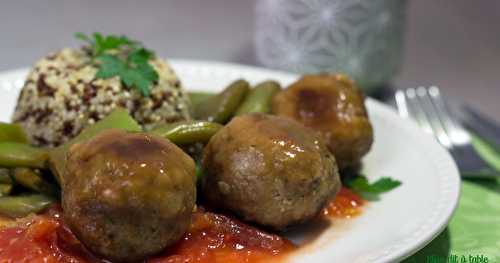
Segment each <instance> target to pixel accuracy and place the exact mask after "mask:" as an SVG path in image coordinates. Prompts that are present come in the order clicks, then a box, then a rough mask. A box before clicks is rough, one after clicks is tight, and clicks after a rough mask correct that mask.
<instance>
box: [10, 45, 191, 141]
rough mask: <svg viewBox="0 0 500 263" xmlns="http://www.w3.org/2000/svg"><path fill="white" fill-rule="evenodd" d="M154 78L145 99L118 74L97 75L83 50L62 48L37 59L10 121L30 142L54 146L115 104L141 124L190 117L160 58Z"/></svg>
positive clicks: (187, 105) (175, 82)
mask: <svg viewBox="0 0 500 263" xmlns="http://www.w3.org/2000/svg"><path fill="white" fill-rule="evenodd" d="M149 63H150V64H151V66H152V67H153V68H154V69H155V70H156V72H157V73H158V81H157V83H154V86H153V87H151V90H150V93H151V95H150V96H149V97H144V96H143V95H142V94H141V93H140V92H139V91H138V90H136V89H130V88H128V87H125V86H124V85H122V83H121V81H120V78H119V77H113V78H109V79H99V78H96V77H95V75H96V73H97V71H98V68H97V67H96V66H95V65H93V64H92V63H91V55H90V53H89V52H88V51H86V50H85V48H81V49H63V50H61V51H59V52H57V53H55V54H52V55H49V56H47V57H45V58H43V59H41V60H40V61H38V62H37V63H36V64H35V65H34V67H33V69H32V70H31V72H30V73H29V75H28V77H27V79H26V82H25V84H24V87H23V89H22V91H21V94H20V95H19V99H18V102H17V107H16V110H15V112H14V116H13V122H15V123H19V124H20V125H21V126H22V127H23V128H24V129H25V130H26V133H27V134H28V137H29V139H30V142H31V143H32V144H34V145H38V146H57V145H60V144H62V143H64V142H66V141H68V140H69V139H71V138H73V137H75V136H76V135H78V134H79V133H80V132H81V131H82V129H83V128H85V127H86V126H88V125H91V124H93V123H95V122H97V121H99V120H100V119H102V118H104V117H106V116H107V115H108V114H109V113H110V112H111V111H112V110H113V109H114V108H116V107H122V108H125V109H127V110H128V111H129V112H130V114H131V116H132V117H134V119H135V120H137V121H138V122H139V123H140V124H142V125H144V126H145V127H146V128H147V127H151V126H153V125H155V124H158V123H168V122H175V121H180V120H189V119H191V117H190V114H189V113H190V103H189V99H188V96H187V93H186V92H185V91H184V90H183V88H182V86H181V83H180V81H179V79H178V77H177V76H176V75H175V73H174V71H173V70H172V69H171V68H170V67H169V65H168V64H167V63H166V62H165V61H162V60H160V59H157V58H155V59H151V60H150V61H149Z"/></svg>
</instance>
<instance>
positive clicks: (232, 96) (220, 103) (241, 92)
mask: <svg viewBox="0 0 500 263" xmlns="http://www.w3.org/2000/svg"><path fill="white" fill-rule="evenodd" d="M249 89H250V85H249V84H248V82H246V81H244V80H237V81H235V82H233V83H231V84H230V85H229V86H228V87H227V88H226V89H225V90H224V91H222V92H221V93H219V94H218V95H216V96H213V97H211V98H208V99H206V100H204V101H202V102H200V103H199V104H198V105H197V106H196V107H195V110H194V115H195V117H196V119H199V120H207V121H212V122H217V123H222V124H224V123H226V122H227V121H228V120H229V119H230V118H231V116H232V115H233V114H234V112H235V111H236V110H237V109H238V107H239V105H240V103H241V101H243V99H244V98H245V95H246V94H247V92H248V90H249Z"/></svg>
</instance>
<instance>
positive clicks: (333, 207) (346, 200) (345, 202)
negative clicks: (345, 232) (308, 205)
mask: <svg viewBox="0 0 500 263" xmlns="http://www.w3.org/2000/svg"><path fill="white" fill-rule="evenodd" d="M365 203H366V201H365V200H363V198H361V197H360V196H359V195H358V194H356V193H355V192H353V191H351V190H349V189H348V188H346V187H342V189H340V192H339V193H338V194H337V196H336V197H335V199H333V200H331V201H330V202H329V203H328V204H327V205H326V206H325V207H324V208H323V211H322V214H323V215H324V216H327V217H333V218H351V217H354V216H357V215H359V214H361V212H362V208H363V205H364V204H365Z"/></svg>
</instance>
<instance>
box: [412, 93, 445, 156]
mask: <svg viewBox="0 0 500 263" xmlns="http://www.w3.org/2000/svg"><path fill="white" fill-rule="evenodd" d="M417 98H418V100H419V101H420V103H421V106H422V111H423V112H424V114H425V115H426V116H427V120H429V124H430V127H431V129H432V131H433V134H434V136H435V137H436V139H437V140H438V141H439V143H441V145H443V146H444V147H446V148H448V149H450V148H452V147H453V144H452V142H451V139H450V137H449V134H448V133H447V131H446V129H445V128H444V126H443V123H442V121H441V118H440V114H439V112H438V111H437V108H436V107H435V105H434V104H433V103H432V98H431V97H430V95H429V92H428V90H427V89H426V88H424V87H419V88H418V89H417Z"/></svg>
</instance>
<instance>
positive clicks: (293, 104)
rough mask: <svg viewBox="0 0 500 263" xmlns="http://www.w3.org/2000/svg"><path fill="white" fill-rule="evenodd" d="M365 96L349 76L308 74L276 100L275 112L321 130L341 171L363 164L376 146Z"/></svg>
mask: <svg viewBox="0 0 500 263" xmlns="http://www.w3.org/2000/svg"><path fill="white" fill-rule="evenodd" d="M364 100H365V98H364V95H363V93H362V92H361V90H360V89H359V88H357V87H356V85H355V84H354V82H353V81H352V80H350V79H349V78H348V77H346V76H344V75H341V74H336V75H328V74H323V75H305V76H303V77H302V78H301V79H299V80H298V81H297V82H295V83H294V84H292V85H291V86H290V87H288V88H287V89H286V90H284V91H282V92H280V93H279V94H278V95H276V96H275V98H274V100H273V112H274V113H275V114H277V115H280V116H286V117H289V118H292V119H295V120H297V121H299V122H300V123H302V124H304V125H305V126H307V127H310V128H312V129H314V130H316V131H318V132H319V133H320V134H321V135H322V136H323V138H324V139H325V141H326V142H327V144H328V147H329V149H330V150H331V151H332V152H333V154H334V155H335V158H336V159H337V163H338V165H339V168H340V169H344V168H352V167H356V166H358V165H359V163H360V161H361V158H362V157H363V156H364V155H365V154H366V153H368V152H369V151H370V148H371V146H372V144H373V128H372V125H371V123H370V120H369V118H368V114H367V111H366V108H365V104H364Z"/></svg>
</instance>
